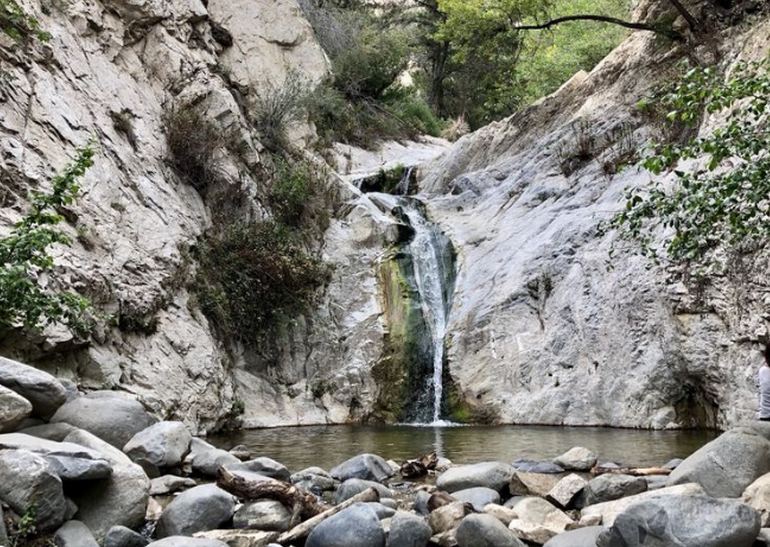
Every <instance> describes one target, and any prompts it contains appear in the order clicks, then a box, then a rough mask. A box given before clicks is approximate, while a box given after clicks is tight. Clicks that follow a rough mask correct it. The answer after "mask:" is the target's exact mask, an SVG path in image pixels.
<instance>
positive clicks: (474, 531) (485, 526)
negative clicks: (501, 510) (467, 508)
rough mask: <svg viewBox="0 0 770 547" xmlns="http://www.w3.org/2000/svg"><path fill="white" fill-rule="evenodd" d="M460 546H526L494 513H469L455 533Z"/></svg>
mask: <svg viewBox="0 0 770 547" xmlns="http://www.w3.org/2000/svg"><path fill="white" fill-rule="evenodd" d="M455 538H456V539H457V545H458V547H526V546H525V544H524V543H523V542H522V541H521V540H519V538H517V537H516V535H515V534H514V533H513V532H511V531H510V530H509V529H508V528H506V527H505V525H504V524H503V523H502V522H500V521H499V520H497V519H496V518H495V517H493V516H492V515H468V516H467V517H465V518H464V519H463V520H462V522H461V523H460V526H458V527H457V532H456V535H455Z"/></svg>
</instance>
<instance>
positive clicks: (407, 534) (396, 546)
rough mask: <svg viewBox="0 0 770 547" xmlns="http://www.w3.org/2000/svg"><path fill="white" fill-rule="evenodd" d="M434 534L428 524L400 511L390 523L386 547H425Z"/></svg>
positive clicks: (422, 519)
mask: <svg viewBox="0 0 770 547" xmlns="http://www.w3.org/2000/svg"><path fill="white" fill-rule="evenodd" d="M432 535H433V532H432V531H431V529H430V526H429V525H428V522H427V521H426V520H425V519H424V518H422V517H419V516H417V515H413V514H412V513H406V512H403V511H398V512H397V513H396V514H395V515H394V516H393V518H392V519H391V521H390V533H389V534H388V541H387V543H386V544H385V545H386V547H425V546H426V545H427V544H428V541H430V538H431V536H432Z"/></svg>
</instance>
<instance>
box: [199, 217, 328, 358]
mask: <svg viewBox="0 0 770 547" xmlns="http://www.w3.org/2000/svg"><path fill="white" fill-rule="evenodd" d="M198 255H199V256H198V259H199V271H198V275H197V278H196V287H195V289H196V293H197V296H198V301H199V303H200V306H201V309H202V310H203V312H204V314H205V315H206V316H207V317H208V318H209V319H210V320H211V321H212V323H214V324H215V325H216V326H217V327H218V328H219V329H220V331H221V332H222V333H223V334H225V335H226V336H229V337H232V338H234V339H237V340H240V341H242V342H244V343H247V344H250V343H251V344H253V343H256V341H257V340H258V339H259V336H260V335H261V334H263V333H265V332H266V331H268V330H269V329H270V328H271V327H275V326H277V325H279V324H280V323H281V322H282V321H284V320H286V319H290V318H292V317H294V316H296V315H298V314H300V313H302V312H304V311H306V310H307V308H308V306H309V305H310V303H311V302H312V300H313V298H314V296H315V293H316V290H317V289H318V288H319V287H320V286H321V285H323V284H324V283H325V281H326V279H327V276H328V273H329V269H328V267H327V266H326V265H325V264H324V263H323V262H321V261H320V260H319V259H317V258H314V257H312V256H311V255H309V254H308V253H307V252H306V251H305V250H304V249H303V248H302V246H301V245H300V244H299V243H298V242H297V241H296V240H295V238H294V236H293V235H292V234H291V233H290V232H289V230H287V229H286V228H285V227H284V226H281V225H280V224H278V223H275V222H258V223H254V224H245V223H240V224H233V225H232V226H229V227H228V228H226V229H225V230H224V231H223V233H221V234H219V235H210V236H208V237H207V238H206V240H205V241H204V242H203V244H202V245H201V247H200V249H199V250H198Z"/></svg>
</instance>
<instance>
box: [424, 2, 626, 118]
mask: <svg viewBox="0 0 770 547" xmlns="http://www.w3.org/2000/svg"><path fill="white" fill-rule="evenodd" d="M438 5H439V8H440V10H441V12H442V13H443V14H445V18H444V20H443V21H441V23H440V24H439V25H438V27H437V31H436V35H437V37H438V38H439V39H441V40H443V41H445V42H447V43H448V44H450V46H451V54H450V58H449V60H448V62H447V65H446V67H445V70H446V73H447V74H446V77H445V80H444V86H445V90H444V97H445V98H444V103H445V104H444V108H445V109H446V114H447V115H450V116H458V115H465V117H466V119H467V121H468V122H469V123H470V124H471V126H472V127H478V126H480V125H483V124H485V123H488V122H490V121H493V120H496V119H500V118H502V117H505V116H508V115H511V114H513V113H514V112H516V111H517V110H519V109H520V108H521V107H523V106H526V105H527V104H529V103H531V102H532V101H534V100H536V99H538V98H540V97H542V96H543V95H547V94H549V93H551V92H553V91H555V90H556V89H557V88H558V87H559V86H560V85H561V84H563V83H564V82H565V81H567V80H568V79H569V78H570V77H571V76H572V75H573V74H575V72H577V71H579V70H590V69H591V68H593V66H594V65H596V63H597V62H598V61H600V60H601V59H602V58H603V57H604V56H605V55H607V53H609V52H610V51H611V50H612V49H613V48H614V47H615V46H617V45H618V44H619V43H620V41H621V40H622V38H623V37H624V36H625V35H626V30H625V29H623V28H621V27H617V26H613V25H608V24H606V23H599V22H591V21H581V22H571V23H565V24H562V25H559V26H557V27H554V28H553V29H552V30H550V31H529V32H522V31H517V30H515V28H514V25H515V24H519V23H521V24H526V23H532V22H536V21H542V20H544V19H547V18H549V17H551V16H555V15H559V16H564V15H574V14H578V13H590V14H601V15H609V16H614V17H619V18H622V17H627V16H628V13H629V1H628V0H550V1H547V2H542V1H533V0H492V1H481V0H472V1H468V0H439V3H438Z"/></svg>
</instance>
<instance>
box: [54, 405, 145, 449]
mask: <svg viewBox="0 0 770 547" xmlns="http://www.w3.org/2000/svg"><path fill="white" fill-rule="evenodd" d="M51 422H52V423H59V422H64V423H68V424H70V425H74V426H75V427H78V428H80V429H84V430H85V431H88V432H89V433H91V434H93V435H96V436H97V437H99V438H100V439H102V440H105V441H107V442H108V443H110V444H111V445H112V446H114V447H117V448H120V449H122V448H123V447H124V446H126V443H127V442H128V441H129V440H131V437H133V436H134V435H136V434H137V433H139V432H140V431H142V430H143V429H145V428H147V427H149V426H150V425H152V424H153V423H154V422H155V420H154V419H153V418H152V416H150V415H149V414H148V413H147V411H146V410H145V409H144V407H143V406H142V404H141V403H140V402H139V401H137V400H136V399H134V398H133V397H131V396H129V395H127V394H121V393H118V392H113V391H95V392H93V393H89V394H88V395H84V396H82V397H78V398H76V399H73V400H71V401H68V402H66V403H65V404H64V405H62V406H61V408H59V410H57V411H56V414H54V415H53V418H51Z"/></svg>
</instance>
